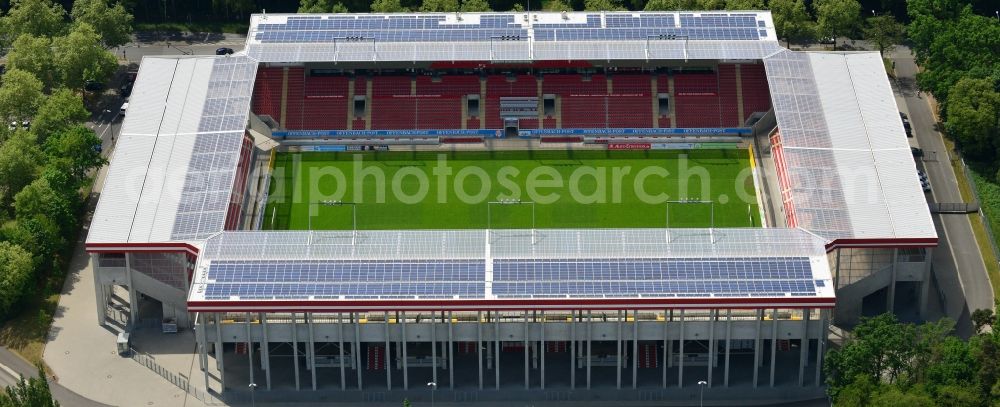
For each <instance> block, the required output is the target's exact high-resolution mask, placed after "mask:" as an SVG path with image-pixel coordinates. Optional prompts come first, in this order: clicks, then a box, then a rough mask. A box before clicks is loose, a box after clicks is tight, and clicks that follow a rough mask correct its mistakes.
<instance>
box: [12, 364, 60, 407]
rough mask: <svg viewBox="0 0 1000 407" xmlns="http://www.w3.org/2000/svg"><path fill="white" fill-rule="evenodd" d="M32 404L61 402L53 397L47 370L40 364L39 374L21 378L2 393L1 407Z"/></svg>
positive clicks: (47, 405)
mask: <svg viewBox="0 0 1000 407" xmlns="http://www.w3.org/2000/svg"><path fill="white" fill-rule="evenodd" d="M8 406H10V407H14V406H31V407H59V402H57V401H55V400H54V399H53V398H52V392H51V390H50V389H49V382H48V381H47V380H46V379H45V370H43V369H42V366H41V365H39V366H38V376H36V377H31V378H25V377H24V376H21V379H20V380H18V381H17V383H16V384H15V385H13V386H10V387H8V388H7V390H6V391H4V392H2V393H0V407H8Z"/></svg>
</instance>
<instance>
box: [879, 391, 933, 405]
mask: <svg viewBox="0 0 1000 407" xmlns="http://www.w3.org/2000/svg"><path fill="white" fill-rule="evenodd" d="M870 405H871V406H872V407H934V400H933V399H931V398H930V396H928V395H926V394H923V393H920V392H917V391H908V392H903V391H902V390H901V389H900V388H899V387H897V386H888V389H886V390H885V391H882V392H880V393H878V394H876V395H875V397H872V399H871V404H870Z"/></svg>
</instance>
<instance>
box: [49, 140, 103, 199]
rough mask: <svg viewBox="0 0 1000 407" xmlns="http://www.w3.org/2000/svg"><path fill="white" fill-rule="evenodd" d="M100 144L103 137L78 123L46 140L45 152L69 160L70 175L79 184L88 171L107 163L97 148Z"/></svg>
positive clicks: (55, 157)
mask: <svg viewBox="0 0 1000 407" xmlns="http://www.w3.org/2000/svg"><path fill="white" fill-rule="evenodd" d="M100 145H101V139H100V138H99V137H97V134H95V133H94V131H93V130H91V129H88V128H87V127H84V126H81V125H77V126H73V127H70V128H68V129H66V130H64V131H61V132H58V133H55V134H53V135H51V136H50V137H49V138H48V139H47V140H45V152H46V154H48V155H49V157H51V158H53V159H64V160H68V161H67V164H68V165H67V167H68V170H69V174H68V175H69V176H70V179H72V180H74V182H76V183H77V184H78V185H79V184H82V182H83V181H84V180H86V179H87V172H88V171H90V170H93V169H95V168H99V167H100V166H102V165H104V164H105V160H104V158H102V157H101V153H99V152H97V149H96V147H97V146H100Z"/></svg>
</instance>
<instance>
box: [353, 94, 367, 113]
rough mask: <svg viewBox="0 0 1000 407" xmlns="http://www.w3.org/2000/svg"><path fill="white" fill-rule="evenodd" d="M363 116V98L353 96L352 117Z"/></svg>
mask: <svg viewBox="0 0 1000 407" xmlns="http://www.w3.org/2000/svg"><path fill="white" fill-rule="evenodd" d="M364 115H365V97H364V96H355V97H354V116H356V117H362V116H364Z"/></svg>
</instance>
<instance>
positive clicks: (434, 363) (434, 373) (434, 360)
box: [431, 311, 438, 383]
mask: <svg viewBox="0 0 1000 407" xmlns="http://www.w3.org/2000/svg"><path fill="white" fill-rule="evenodd" d="M436 319H437V315H435V313H434V312H433V311H431V382H434V383H437V382H438V357H437V325H435V324H434V322H435V320H436Z"/></svg>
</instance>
